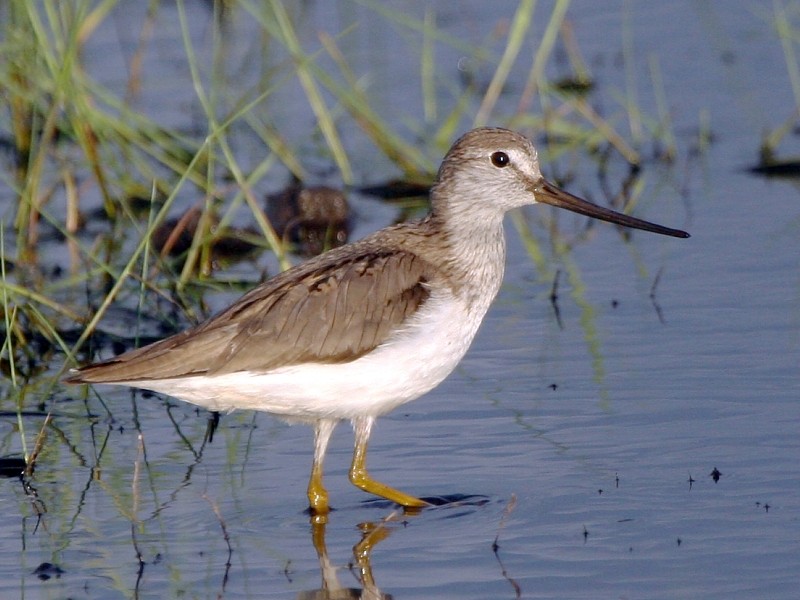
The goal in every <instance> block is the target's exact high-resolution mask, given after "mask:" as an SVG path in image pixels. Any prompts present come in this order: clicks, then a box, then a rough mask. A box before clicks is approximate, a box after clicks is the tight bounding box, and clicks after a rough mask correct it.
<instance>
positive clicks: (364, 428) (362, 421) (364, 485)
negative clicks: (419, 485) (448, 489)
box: [350, 417, 429, 508]
mask: <svg viewBox="0 0 800 600" xmlns="http://www.w3.org/2000/svg"><path fill="white" fill-rule="evenodd" d="M374 422H375V419H374V417H359V418H358V419H353V430H354V431H355V434H356V444H355V450H354V451H353V463H352V464H351V465H350V481H351V482H352V483H353V485H355V486H356V487H357V488H360V489H362V490H364V491H365V492H369V493H370V494H375V495H376V496H381V497H382V498H386V499H387V500H391V501H392V502H397V503H398V504H400V505H401V506H405V507H406V508H422V507H424V506H429V504H428V503H427V502H425V501H424V500H420V499H419V498H415V497H414V496H409V495H408V494H405V493H403V492H401V491H400V490H396V489H394V488H393V487H389V486H388V485H386V484H384V483H381V482H379V481H375V480H374V479H372V478H371V477H370V476H369V474H368V473H367V441H368V440H369V434H370V432H371V431H372V424H373V423H374Z"/></svg>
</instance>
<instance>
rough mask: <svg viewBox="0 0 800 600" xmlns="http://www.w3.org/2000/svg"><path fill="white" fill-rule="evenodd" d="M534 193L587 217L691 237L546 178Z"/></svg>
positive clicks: (536, 186) (546, 201) (681, 236)
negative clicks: (574, 192)
mask: <svg viewBox="0 0 800 600" xmlns="http://www.w3.org/2000/svg"><path fill="white" fill-rule="evenodd" d="M533 193H534V195H535V196H536V201H537V202H542V203H543V204H549V205H550V206H557V207H558V208H566V209H567V210H571V211H572V212H576V213H578V214H581V215H586V216H587V217H593V218H595V219H600V220H602V221H608V222H609V223H617V224H618V225H624V226H625V227H633V228H635V229H643V230H645V231H652V232H653V233H660V234H661V235H671V236H672V237H678V238H688V237H689V234H688V233H686V232H685V231H681V230H680V229H670V228H669V227H663V226H661V225H656V224H655V223H650V222H649V221H643V220H642V219H637V218H636V217H630V216H628V215H623V214H622V213H618V212H616V211H614V210H611V209H610V208H604V207H602V206H599V205H597V204H592V203H591V202H587V201H586V200H582V199H581V198H578V197H577V196H573V195H572V194H570V193H569V192H565V191H564V190H562V189H561V188H559V187H556V186H554V185H553V184H552V183H550V182H549V181H547V180H546V179H544V178H542V179H540V180H539V181H538V182H537V184H536V185H535V186H534V187H533Z"/></svg>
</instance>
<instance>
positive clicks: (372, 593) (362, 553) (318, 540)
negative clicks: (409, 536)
mask: <svg viewBox="0 0 800 600" xmlns="http://www.w3.org/2000/svg"><path fill="white" fill-rule="evenodd" d="M409 514H413V513H409V511H408V510H406V511H404V512H403V511H395V512H393V513H391V514H390V515H389V516H388V517H386V518H385V519H383V520H382V521H379V522H377V523H362V524H361V525H359V528H360V529H361V532H362V537H361V541H359V542H358V543H357V544H356V545H355V546H353V557H354V559H355V562H354V563H353V569H354V570H355V572H356V573H355V575H356V577H357V578H358V579H359V580H360V582H361V585H362V587H361V588H351V587H344V586H343V585H342V584H341V583H339V577H338V575H337V570H338V567H336V566H335V565H334V564H332V563H331V560H330V557H329V556H328V547H327V545H326V544H325V528H326V527H327V525H328V517H327V515H318V516H312V517H311V540H312V542H313V543H314V549H315V550H316V551H317V557H318V558H319V569H320V574H321V575H322V587H321V588H319V589H316V590H308V591H303V592H300V593H299V594H298V595H297V600H391V599H392V596H391V595H390V594H384V593H383V592H381V591H380V589H378V586H377V584H376V583H375V579H374V578H373V576H372V565H371V564H370V560H371V558H370V553H371V552H372V549H373V548H374V547H375V546H376V545H378V543H380V542H381V541H383V540H385V539H386V538H387V537H389V535H390V534H391V533H392V528H391V527H390V524H391V523H392V522H398V521H399V520H400V519H401V518H404V517H405V516H407V515H409Z"/></svg>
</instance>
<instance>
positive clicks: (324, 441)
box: [308, 419, 336, 515]
mask: <svg viewBox="0 0 800 600" xmlns="http://www.w3.org/2000/svg"><path fill="white" fill-rule="evenodd" d="M334 427H336V421H331V420H327V419H323V420H321V421H317V423H316V424H315V425H314V463H313V465H312V466H311V478H310V479H309V481H308V505H309V507H310V508H311V512H312V513H313V514H315V515H326V514H328V512H329V511H330V506H329V505H328V490H326V489H325V486H324V485H323V484H322V463H323V461H324V460H325V451H326V450H327V449H328V441H329V440H330V439H331V434H332V433H333V429H334Z"/></svg>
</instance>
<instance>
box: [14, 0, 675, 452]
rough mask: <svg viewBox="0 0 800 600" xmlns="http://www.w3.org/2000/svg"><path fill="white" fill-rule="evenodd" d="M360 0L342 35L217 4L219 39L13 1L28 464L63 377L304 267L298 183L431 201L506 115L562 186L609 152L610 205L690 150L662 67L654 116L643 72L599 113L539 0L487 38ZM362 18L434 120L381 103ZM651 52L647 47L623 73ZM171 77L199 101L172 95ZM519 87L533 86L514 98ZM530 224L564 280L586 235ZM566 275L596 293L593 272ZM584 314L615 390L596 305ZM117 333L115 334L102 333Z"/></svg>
mask: <svg viewBox="0 0 800 600" xmlns="http://www.w3.org/2000/svg"><path fill="white" fill-rule="evenodd" d="M341 4H342V6H344V5H347V6H348V9H347V10H342V12H341V13H340V14H337V16H338V17H339V18H341V23H343V26H342V28H341V29H340V30H335V29H334V30H329V29H323V28H319V27H316V26H314V25H309V24H308V22H307V19H308V18H309V16H308V15H307V14H305V13H304V8H303V6H304V5H303V4H302V3H289V2H281V1H279V0H272V1H270V2H250V1H248V0H238V1H227V2H222V1H217V2H211V3H208V9H209V14H208V15H207V16H205V17H204V18H203V19H202V22H203V23H204V25H203V27H202V28H199V29H202V30H203V33H201V34H198V32H197V31H198V27H197V26H196V24H195V25H193V23H196V22H197V20H198V18H197V16H196V15H189V14H188V13H187V11H188V7H187V5H186V3H184V2H183V1H181V0H179V1H178V2H176V3H174V4H173V3H169V5H168V6H167V5H166V4H161V3H159V2H157V1H154V2H149V3H147V6H146V8H145V7H144V5H142V11H141V13H140V14H137V15H130V14H125V15H123V14H121V10H120V7H118V6H117V2H116V1H115V0H104V1H100V2H90V1H88V0H82V1H78V2H57V1H55V0H45V1H43V2H24V1H22V0H12V1H11V2H8V3H5V4H4V5H3V7H2V8H0V16H2V18H1V19H0V37H1V38H2V46H1V47H0V52H2V55H3V57H2V60H0V87H2V89H3V92H4V94H3V96H4V97H5V98H6V100H7V102H6V107H5V110H4V111H3V112H2V114H0V141H2V147H3V160H4V162H5V167H6V168H4V170H3V173H4V174H3V180H2V183H1V184H0V193H2V197H3V202H2V204H0V206H1V207H2V208H0V220H2V227H0V236H1V237H0V250H1V251H2V254H1V255H0V267H1V270H0V278H1V280H0V286H1V288H2V291H1V295H0V311H2V315H3V318H2V325H0V326H2V329H3V332H4V336H3V345H2V353H1V354H0V361H1V363H2V364H0V367H2V371H3V374H4V377H5V381H6V383H5V384H4V385H3V386H2V387H0V390H1V392H0V393H2V395H3V398H2V402H3V404H4V406H5V410H13V411H16V413H17V418H18V425H19V432H20V440H21V446H22V448H21V449H22V452H23V453H24V455H25V458H26V460H27V461H28V464H29V465H31V458H32V457H33V456H34V455H35V451H34V448H33V446H40V445H41V440H42V436H41V435H37V433H36V432H26V430H25V426H24V420H23V418H22V414H23V413H24V412H25V411H28V410H34V408H37V410H41V411H42V412H45V411H47V410H50V406H49V405H48V403H47V402H46V401H45V400H43V399H46V398H48V397H50V395H51V392H52V391H53V390H54V389H55V386H56V385H57V383H58V380H59V378H60V376H61V375H62V374H63V371H64V370H65V369H66V368H68V367H69V366H70V365H72V364H74V363H75V362H76V361H77V360H84V359H85V358H86V356H87V354H88V355H91V354H93V353H94V352H95V351H96V350H97V349H98V348H99V347H102V346H105V345H109V346H112V347H114V349H116V346H115V345H118V346H119V348H120V349H121V348H124V347H126V346H129V345H131V344H135V343H138V342H139V341H143V340H149V339H150V338H157V337H161V336H163V335H164V334H166V333H169V332H171V331H173V330H174V329H175V328H179V327H181V326H183V325H185V324H186V323H187V322H191V321H195V320H197V319H199V318H201V317H202V316H204V315H206V314H207V313H208V312H210V311H211V310H212V309H211V308H209V307H208V306H207V305H206V303H205V297H204V296H205V295H204V294H203V291H205V290H207V289H212V288H213V289H215V290H219V291H226V290H234V291H235V290H238V289H240V288H246V287H248V286H251V285H253V284H254V283H255V282H257V281H258V280H259V279H261V278H263V277H264V276H265V274H266V272H274V270H275V269H277V268H281V267H285V266H286V265H287V264H288V261H289V259H288V256H287V255H288V253H289V252H290V251H292V246H291V244H290V243H289V241H290V240H289V239H288V238H286V236H284V235H283V232H281V231H278V232H276V230H275V228H274V227H273V225H274V224H273V223H272V222H271V220H270V218H269V216H268V212H267V209H266V205H265V201H264V198H265V196H266V195H267V192H269V191H274V190H275V189H278V188H283V187H285V186H286V184H287V181H290V180H293V179H294V180H296V181H301V182H309V183H315V179H317V180H318V179H326V180H327V182H328V183H334V184H335V185H337V186H339V187H345V188H347V189H351V190H353V189H357V188H356V187H354V186H363V185H364V184H367V183H369V184H373V183H374V180H375V178H376V177H375V173H378V178H380V176H381V175H382V176H383V178H384V179H385V180H397V181H399V182H400V183H399V184H396V187H388V188H387V187H384V186H379V187H380V188H381V189H383V190H384V191H386V190H389V191H388V192H387V193H386V194H384V195H387V196H391V195H392V192H391V190H398V189H399V190H405V191H401V192H400V193H399V194H398V195H399V196H405V195H417V194H418V193H419V190H423V191H424V189H425V186H426V185H428V184H429V183H430V182H431V181H432V179H433V176H434V172H435V168H436V165H437V164H438V160H439V159H440V158H441V156H442V154H443V152H444V151H445V150H446V148H447V147H448V146H449V143H450V142H451V141H452V140H453V139H454V137H455V136H456V135H457V134H458V133H459V132H461V131H463V130H465V129H467V128H469V127H471V126H475V125H482V124H487V123H490V122H491V123H496V124H502V125H505V126H508V127H511V128H514V129H518V130H521V131H524V132H526V133H528V134H529V135H530V136H531V137H533V138H534V139H535V140H536V141H537V144H538V146H539V148H540V151H541V152H542V153H543V158H544V162H545V163H549V164H550V166H551V168H552V169H553V170H554V171H555V172H556V176H557V178H558V179H561V180H562V181H568V180H570V179H572V178H573V177H574V168H573V165H574V164H575V163H576V162H577V161H576V160H575V156H576V155H577V154H580V155H581V156H582V157H587V156H588V157H590V159H591V160H593V161H594V163H595V164H596V165H597V170H598V173H599V179H600V183H601V190H602V191H603V194H604V195H605V198H604V199H598V198H595V201H598V202H601V203H602V202H605V203H608V204H613V205H615V207H616V208H617V209H618V210H630V209H631V208H632V206H633V205H635V204H636V202H637V201H638V200H639V198H640V196H641V193H642V190H643V187H644V186H643V182H642V174H643V172H644V171H643V167H644V166H646V165H647V163H650V162H653V161H665V162H670V161H674V160H676V159H677V158H678V154H679V150H678V148H677V144H676V141H675V135H674V134H673V132H672V130H671V121H670V116H669V112H668V110H667V108H666V106H667V104H668V103H667V101H666V98H665V92H664V90H663V88H662V85H661V81H660V73H659V65H658V62H657V60H656V59H653V60H652V61H651V63H650V72H651V80H650V81H649V82H647V85H648V87H649V90H650V93H652V94H653V95H654V96H655V97H656V99H657V106H658V107H659V111H658V113H657V114H655V115H649V114H645V113H644V112H643V110H642V109H641V108H640V107H639V106H638V104H637V101H636V98H637V90H638V88H639V87H640V85H642V83H641V82H637V81H636V79H635V75H634V74H633V73H634V70H633V68H632V66H631V67H630V75H629V77H628V78H627V80H628V87H627V89H619V90H615V91H614V93H615V94H616V95H617V97H618V98H621V100H618V101H617V103H616V104H615V105H614V106H613V108H612V109H611V110H608V109H606V111H605V112H601V111H600V110H598V108H597V106H596V104H595V102H594V95H595V93H596V86H595V85H594V82H593V78H592V73H591V71H590V69H589V67H588V66H587V61H586V60H585V58H584V57H583V54H582V52H581V48H580V43H579V41H578V39H577V37H576V35H575V34H574V32H573V31H572V28H571V25H570V22H569V19H568V8H569V5H570V2H569V1H568V0H558V1H557V2H555V4H554V5H553V8H552V11H551V12H549V13H546V12H545V9H544V8H542V7H541V6H538V5H537V3H536V2H535V1H534V0H523V1H522V2H520V3H519V4H518V6H517V7H516V11H515V12H514V13H513V14H510V15H509V16H508V18H506V19H498V22H497V23H495V24H494V25H495V27H494V29H493V30H492V31H491V32H490V33H489V35H487V37H486V38H485V39H484V40H482V41H481V42H480V43H477V44H475V45H472V44H470V43H468V42H466V41H464V40H462V39H455V38H453V37H451V36H449V35H448V34H447V32H446V31H445V30H443V29H440V28H439V27H438V25H437V18H436V14H435V13H434V12H433V10H431V9H429V10H428V11H427V12H426V13H425V15H424V17H423V18H421V19H417V18H415V17H412V16H409V15H408V14H405V13H402V12H399V11H395V10H393V9H391V8H389V7H387V6H386V5H384V4H383V3H381V2H379V1H377V0H361V1H359V2H352V3H341ZM127 8H130V6H128V7H127ZM194 10H196V6H195V7H194ZM165 13H169V15H168V16H167V15H166V14H165ZM173 17H174V18H173ZM363 19H369V20H371V21H375V20H380V21H382V22H383V23H384V24H385V26H386V27H387V28H393V29H395V30H397V31H399V32H400V37H402V38H403V39H405V40H407V43H408V45H407V47H406V48H404V49H403V52H405V53H407V61H406V62H408V61H411V62H415V63H416V65H417V68H416V71H417V80H416V81H414V82H413V83H409V82H406V83H405V85H406V86H408V87H411V88H414V90H415V91H414V94H413V96H414V98H415V100H413V101H414V102H418V103H419V110H418V111H415V110H412V109H409V110H406V111H405V112H404V113H403V114H400V115H398V114H391V115H390V114H387V111H386V109H385V108H383V106H382V105H381V103H380V99H381V95H380V94H379V93H376V90H375V89H374V88H372V87H371V81H370V79H371V73H370V72H367V71H365V70H364V68H363V66H362V65H363V64H364V60H363V57H361V58H359V55H358V52H357V51H356V49H357V48H358V45H359V44H358V43H354V42H353V39H354V38H356V39H357V36H358V35H359V31H362V30H363V28H364V27H365V25H364V23H363V22H362V20H363ZM115 31H116V33H114V32H115ZM234 31H235V32H237V33H236V35H242V33H241V32H244V33H245V34H246V35H247V41H246V42H244V43H242V42H241V40H235V39H233V38H232V35H233V34H232V32H234ZM165 39H166V40H168V41H164V40H165ZM633 51H634V50H633V46H632V44H631V43H630V42H628V45H627V46H626V47H625V48H624V49H623V53H622V57H623V61H624V62H625V63H626V66H625V68H626V72H627V69H628V68H629V67H628V66H627V63H628V62H629V61H632V60H633ZM441 54H444V55H447V56H450V57H453V56H457V57H459V58H458V61H457V68H455V64H450V63H447V64H448V66H447V67H443V66H442V64H443V61H442V60H440V55H441ZM154 55H155V56H156V57H158V58H157V59H155V58H153V57H154ZM164 61H166V64H164ZM366 64H369V63H368V61H367V63H366ZM151 71H155V73H154V74H153V73H151ZM171 71H174V72H176V73H180V74H181V76H180V77H179V79H182V80H184V81H185V82H186V83H187V89H183V90H176V86H175V85H174V83H173V82H171V81H168V82H167V85H166V87H164V84H163V80H165V79H168V78H169V73H170V72H171ZM512 75H513V81H519V80H522V81H524V86H523V87H522V88H521V89H517V88H514V89H513V93H512V92H511V91H510V88H511V87H512V83H511V81H512ZM153 89H155V90H156V91H153ZM176 93H178V94H179V97H178V98H175V97H173V95H174V94H176ZM388 93H389V94H391V93H393V92H388ZM402 93H405V92H402ZM409 102H410V101H409ZM403 103H404V104H405V105H407V104H408V102H407V101H405V100H404V102H403ZM187 107H188V108H187ZM415 114H420V115H422V116H419V117H417V116H413V115H415ZM309 122H311V123H312V124H313V125H312V126H311V127H309V126H308V123H309ZM367 148H369V149H370V150H366V149H367ZM374 150H377V153H375V152H374ZM367 152H370V154H368V155H369V156H370V158H369V161H370V163H371V164H370V166H369V167H364V166H363V165H360V164H358V163H359V162H360V161H362V160H363V159H364V156H365V155H366V154H365V153H367ZM372 165H374V167H373V166H372ZM620 172H621V173H622V176H621V177H617V175H616V174H617V173H620ZM371 189H372V190H373V191H374V190H375V189H378V188H375V187H374V186H373V187H372V188H371ZM366 191H368V190H366ZM189 223H191V227H187V224H189ZM514 223H515V226H516V227H517V228H518V230H519V231H520V233H521V234H522V237H523V240H524V243H525V244H526V247H527V249H528V251H529V253H530V255H531V258H532V260H533V262H534V263H535V265H536V267H537V270H538V272H539V274H540V275H541V276H542V277H544V278H548V279H551V280H552V279H553V278H554V277H555V278H556V280H557V277H558V275H557V273H556V272H555V269H554V268H553V267H552V266H548V264H547V261H545V259H544V256H545V253H546V252H552V253H555V254H556V255H562V256H563V255H566V254H567V253H568V252H569V250H570V248H571V247H572V246H573V245H575V244H577V243H580V242H581V241H583V240H585V239H586V237H587V235H588V234H589V230H588V229H586V230H581V231H579V232H577V233H574V232H573V233H569V232H566V231H562V230H559V229H558V227H557V223H556V222H552V223H548V224H547V228H546V231H547V232H549V235H550V240H549V245H547V244H545V245H543V242H541V241H540V239H539V235H541V234H538V235H537V234H536V233H535V229H534V228H532V227H531V224H530V223H529V221H528V220H527V219H526V217H524V216H523V215H521V214H517V215H515V217H514ZM178 237H180V238H181V244H180V245H179V246H177V248H178V250H177V252H178V253H179V255H180V256H178V257H176V256H174V254H175V252H174V250H175V249H176V240H177V239H178ZM230 239H234V240H237V243H238V242H241V245H242V246H243V247H246V257H247V260H251V261H252V260H256V261H258V267H257V268H256V269H252V268H249V269H247V270H238V269H237V268H236V267H233V268H231V269H221V268H220V266H219V264H220V256H219V253H218V252H217V250H219V247H220V246H222V245H224V244H225V241H226V240H230ZM322 239H325V236H324V235H323V236H322ZM234 246H236V247H238V246H237V245H236V244H234ZM171 250H173V252H171ZM261 250H265V251H266V252H260V251H261ZM254 257H256V258H254ZM262 259H263V261H262ZM563 269H565V273H566V276H567V278H568V279H569V283H570V286H571V288H572V289H573V290H575V293H578V294H580V293H582V292H581V290H582V289H583V286H582V284H581V278H580V273H579V272H578V270H577V267H576V266H575V264H574V262H572V261H570V260H566V261H565V262H564V267H563ZM215 271H216V272H215ZM242 273H245V274H244V275H243V274H242ZM253 273H255V275H253ZM578 303H579V304H580V305H581V306H583V307H584V308H583V309H582V310H584V311H585V314H584V319H583V320H582V323H583V326H584V327H585V330H586V336H587V343H588V345H589V347H590V348H591V352H592V354H593V355H595V357H596V369H595V370H596V375H597V378H598V379H600V380H602V376H603V367H602V359H601V356H600V353H599V350H598V349H597V348H596V346H597V340H596V336H595V333H594V328H593V325H592V322H591V321H592V315H591V307H590V306H589V305H588V303H584V302H582V301H581V299H580V298H578ZM112 311H113V313H114V315H113V316H110V315H109V313H110V312H112ZM109 321H111V322H114V321H116V322H117V324H118V325H117V329H118V331H116V332H115V331H114V330H113V326H112V328H108V327H107V326H106V327H105V328H101V327H100V323H101V322H103V323H106V324H107V323H108V322H109ZM120 331H121V333H120ZM89 342H91V343H89ZM41 431H42V432H43V431H44V427H42V429H41ZM34 440H37V441H34ZM29 468H31V467H29Z"/></svg>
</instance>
